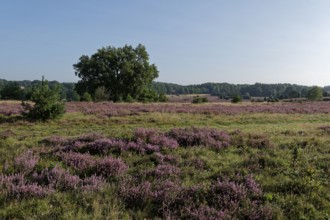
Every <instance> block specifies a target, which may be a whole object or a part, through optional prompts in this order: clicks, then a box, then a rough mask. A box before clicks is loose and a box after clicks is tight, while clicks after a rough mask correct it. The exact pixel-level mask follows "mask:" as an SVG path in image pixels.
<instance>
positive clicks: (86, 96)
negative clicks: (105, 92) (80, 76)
mask: <svg viewBox="0 0 330 220" xmlns="http://www.w3.org/2000/svg"><path fill="white" fill-rule="evenodd" d="M80 101H83V102H91V101H93V99H92V96H91V94H89V93H88V92H85V93H84V94H83V95H82V97H81V98H80Z"/></svg>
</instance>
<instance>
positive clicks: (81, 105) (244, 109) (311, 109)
mask: <svg viewBox="0 0 330 220" xmlns="http://www.w3.org/2000/svg"><path fill="white" fill-rule="evenodd" d="M66 110H67V112H83V113H85V114H97V115H105V116H128V115H139V114H143V113H148V112H166V113H191V114H212V115H237V114H244V113H281V114H318V113H325V114H329V113H330V103H329V102H303V103H293V102H280V103H267V104H256V103H254V104H246V105H224V104H221V103H215V104H208V105H193V104H170V103H166V104H162V103H157V104H134V105H132V104H122V103H120V104H118V103H110V102H103V103H87V102H76V103H73V102H69V103H67V104H66Z"/></svg>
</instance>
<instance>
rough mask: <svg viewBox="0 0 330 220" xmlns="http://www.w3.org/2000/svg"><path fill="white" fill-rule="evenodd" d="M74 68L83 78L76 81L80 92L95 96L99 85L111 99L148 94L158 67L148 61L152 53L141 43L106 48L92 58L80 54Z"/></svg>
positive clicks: (77, 89)
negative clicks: (149, 53)
mask: <svg viewBox="0 0 330 220" xmlns="http://www.w3.org/2000/svg"><path fill="white" fill-rule="evenodd" d="M73 67H74V69H75V74H76V76H78V77H79V78H80V81H79V82H78V83H77V84H76V91H77V92H78V93H79V94H80V95H83V94H84V93H85V92H88V93H90V94H92V95H93V96H94V95H95V92H96V91H97V89H98V88H104V89H105V92H106V93H107V97H108V99H109V100H112V101H120V100H126V99H128V98H130V99H131V98H133V99H137V100H139V99H142V98H143V97H146V94H147V93H150V89H151V83H152V81H153V80H154V79H155V78H157V77H158V70H157V67H156V66H155V64H149V55H148V53H147V51H146V48H145V47H144V46H143V45H141V44H139V45H138V46H137V47H136V48H134V47H132V46H129V45H125V46H124V47H119V48H116V47H112V46H109V47H103V48H101V49H99V50H97V52H96V53H95V54H93V55H91V56H90V57H89V56H86V55H83V56H81V57H80V59H79V62H78V63H76V64H74V65H73Z"/></svg>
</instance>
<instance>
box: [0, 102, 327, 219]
mask: <svg viewBox="0 0 330 220" xmlns="http://www.w3.org/2000/svg"><path fill="white" fill-rule="evenodd" d="M66 110H67V112H66V114H65V115H64V117H63V118H61V119H59V120H56V121H48V122H35V121H29V120H27V119H25V118H24V117H22V116H21V115H20V114H21V111H22V108H21V106H20V103H19V102H1V103H0V171H1V173H0V219H329V218H330V190H329V189H330V182H329V180H330V115H329V114H330V102H302V103H292V102H288V103H285V102H279V103H241V104H231V103H206V104H198V105H194V104H190V103H162V104H161V103H157V104H154V103H152V104H141V103H130V104H127V103H118V104H117V103H110V102H100V103H92V102H90V103H88V102H68V103H66Z"/></svg>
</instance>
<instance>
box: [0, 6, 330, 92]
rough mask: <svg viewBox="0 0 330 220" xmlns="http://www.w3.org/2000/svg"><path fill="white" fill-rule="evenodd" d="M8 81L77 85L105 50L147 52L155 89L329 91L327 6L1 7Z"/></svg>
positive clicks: (1, 70) (0, 60) (0, 72)
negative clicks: (83, 67) (84, 66)
mask: <svg viewBox="0 0 330 220" xmlns="http://www.w3.org/2000/svg"><path fill="white" fill-rule="evenodd" d="M0 28H1V30H0V78H4V79H7V80H23V79H28V80H34V79H41V77H42V75H44V76H45V78H46V79H48V80H58V81H60V82H63V81H64V82H75V81H77V80H79V78H77V77H76V76H75V75H74V70H73V68H72V65H73V64H74V63H76V62H78V59H79V57H80V56H81V55H83V54H86V55H91V54H93V53H95V52H96V50H97V49H99V48H101V47H103V46H110V45H111V46H115V47H121V46H123V45H125V44H130V45H133V46H136V45H137V44H139V43H141V44H143V45H145V46H146V48H147V51H148V53H149V55H150V61H151V62H152V63H155V64H156V66H157V67H158V70H159V71H160V73H159V78H158V79H157V81H162V82H171V83H178V84H183V85H187V84H199V83H205V82H228V83H240V84H241V83H248V84H253V83H255V82H261V83H295V84H303V85H319V86H324V85H330V1H328V0H273V1H264V0H230V1H229V0H208V1H202V0H179V1H178V0H167V1H160V0H138V1H137V0H135V1H133V0H131V1H129V0H121V1H120V0H96V1H90V0H56V1H45V0H29V1H27V0H1V7H0Z"/></svg>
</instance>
